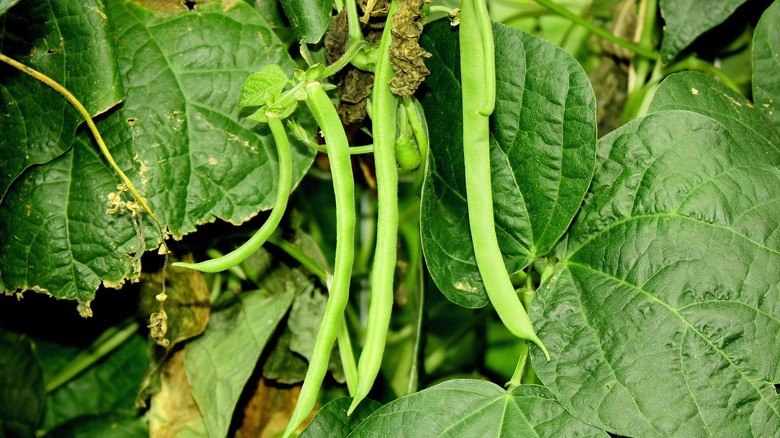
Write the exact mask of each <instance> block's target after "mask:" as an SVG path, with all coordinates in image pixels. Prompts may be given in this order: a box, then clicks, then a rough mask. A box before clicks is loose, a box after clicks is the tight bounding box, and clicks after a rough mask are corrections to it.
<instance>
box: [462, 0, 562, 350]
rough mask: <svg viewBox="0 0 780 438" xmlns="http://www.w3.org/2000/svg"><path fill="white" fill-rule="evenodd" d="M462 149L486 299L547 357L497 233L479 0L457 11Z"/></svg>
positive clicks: (489, 49) (488, 34)
mask: <svg viewBox="0 0 780 438" xmlns="http://www.w3.org/2000/svg"><path fill="white" fill-rule="evenodd" d="M459 38H460V70H461V88H462V90H463V91H462V93H463V96H462V102H463V152H464V161H465V168H466V197H467V204H468V213H469V227H470V228H471V239H472V243H473V245H474V256H475V258H476V261H477V268H478V269H479V273H480V275H481V276H482V281H483V283H484V285H485V290H486V291H487V294H488V298H490V302H491V303H492V304H493V307H494V308H495V309H496V312H497V313H498V316H499V317H500V318H501V321H502V322H503V323H504V325H505V326H506V327H507V329H509V331H510V332H512V334H514V335H515V336H517V337H518V338H521V339H525V340H528V341H531V342H533V343H534V344H536V345H537V346H538V347H539V348H540V349H541V350H542V351H543V352H544V355H545V356H546V357H547V359H548V360H549V359H550V355H549V353H548V352H547V349H546V348H545V347H544V344H542V341H541V340H540V339H539V337H538V336H537V335H536V332H535V331H534V328H533V325H532V324H531V320H530V319H529V318H528V314H527V313H526V311H525V309H524V308H523V305H522V303H521V302H520V298H519V297H518V296H517V293H516V292H515V288H514V286H512V282H511V281H510V279H509V275H508V273H507V270H506V265H505V264H504V260H503V258H502V256H501V250H500V249H499V246H498V239H497V237H496V227H495V222H494V217H493V193H492V190H491V185H490V180H491V175H490V131H489V120H490V117H489V116H490V114H491V113H492V112H493V107H494V105H495V93H496V77H495V58H494V56H495V54H494V51H493V32H492V28H491V23H490V19H489V17H488V13H487V8H486V6H485V2H484V0H464V1H463V2H462V3H461V12H460V36H459Z"/></svg>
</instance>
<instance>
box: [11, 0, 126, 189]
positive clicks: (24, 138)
mask: <svg viewBox="0 0 780 438" xmlns="http://www.w3.org/2000/svg"><path fill="white" fill-rule="evenodd" d="M14 3H15V2H13V1H10V2H5V1H3V2H0V14H2V12H3V9H4V8H5V9H8V8H10V6H11V5H13V4H14ZM0 27H1V28H2V29H3V30H2V34H3V38H2V41H3V43H2V49H3V50H2V51H3V54H4V55H7V56H9V57H11V58H13V59H15V60H17V61H19V62H21V63H23V64H25V65H27V66H29V67H32V68H33V69H35V70H38V71H40V72H42V73H43V74H45V75H47V76H49V77H50V78H52V79H53V80H55V81H57V82H59V83H60V84H61V85H63V86H65V87H66V88H67V89H68V90H70V92H71V93H72V94H73V95H75V96H76V98H77V99H79V100H80V101H81V103H82V104H83V105H84V106H85V107H86V108H87V110H88V111H89V112H90V114H92V115H93V116H94V115H97V114H100V113H103V112H105V111H106V110H108V109H109V108H111V107H112V106H114V105H116V104H117V103H118V102H119V101H120V100H121V99H122V97H123V94H122V86H121V83H120V81H119V71H118V69H117V63H116V58H115V55H114V44H113V41H112V40H111V37H110V35H111V33H110V32H111V30H110V27H109V23H108V20H107V17H106V12H105V6H104V4H103V2H102V1H99V0H88V1H77V0H63V1H56V2H46V1H40V0H31V1H24V2H21V4H19V5H18V6H17V7H15V8H13V9H11V10H10V11H9V12H8V13H7V14H6V15H4V16H3V17H2V18H0ZM95 66H100V67H99V68H95ZM0 114H2V117H0V132H2V133H3V135H1V136H0V200H2V199H3V198H4V196H5V194H6V192H7V190H8V188H9V187H10V185H11V183H12V182H13V181H14V180H15V179H17V178H18V177H19V175H21V174H22V172H24V170H25V169H27V168H29V167H30V166H32V165H35V164H43V163H47V162H49V161H51V160H52V159H54V158H56V157H58V156H60V155H62V154H63V152H65V151H66V150H67V149H68V148H70V146H71V144H72V143H73V137H74V134H75V132H76V127H77V126H78V125H79V124H81V123H82V122H83V120H82V119H81V116H79V114H78V113H77V112H76V110H75V109H74V108H73V107H72V106H71V105H70V104H69V103H68V102H67V101H66V100H65V99H64V98H63V97H62V96H60V95H59V94H58V93H57V92H56V91H54V90H53V89H52V88H51V87H49V86H48V85H45V84H43V83H41V82H40V81H38V80H37V79H34V78H32V77H31V76H28V75H27V74H24V73H22V72H20V71H18V70H16V69H14V68H12V67H10V66H8V65H5V64H4V63H0Z"/></svg>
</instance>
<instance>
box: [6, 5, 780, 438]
mask: <svg viewBox="0 0 780 438" xmlns="http://www.w3.org/2000/svg"><path fill="white" fill-rule="evenodd" d="M457 3H458V2H456V1H446V2H436V5H437V6H448V7H452V6H457ZM488 6H489V9H490V13H491V17H492V19H493V20H494V21H495V23H494V26H493V31H494V35H495V44H496V76H497V82H498V89H497V106H496V111H495V113H494V114H493V116H492V118H491V154H492V155H491V159H492V164H491V169H492V171H493V172H492V173H493V181H492V186H493V193H494V206H495V210H494V214H495V218H496V226H497V234H498V237H499V242H500V244H501V250H502V254H503V256H504V261H505V262H506V265H507V268H508V269H509V271H510V273H511V274H512V276H513V280H515V281H516V283H517V286H518V288H519V289H520V291H521V293H522V294H523V297H524V299H525V301H526V304H527V307H529V313H530V316H531V319H532V320H533V321H534V325H535V327H536V330H537V332H538V333H539V336H540V337H541V338H542V340H543V341H544V343H545V345H546V346H547V348H548V349H549V350H550V354H551V356H552V360H551V361H549V362H547V361H546V360H544V357H543V355H542V354H541V352H540V351H539V350H537V349H536V348H535V347H531V348H530V353H529V348H528V346H527V345H526V344H525V343H524V342H520V341H518V340H517V339H515V338H513V337H512V336H511V335H510V334H509V333H508V332H507V331H506V329H505V328H504V327H503V326H502V325H501V323H500V322H499V321H498V319H497V318H495V316H494V312H493V311H492V309H490V306H487V307H485V306H486V304H488V300H487V296H486V294H485V292H484V287H483V285H482V281H481V278H480V277H479V271H478V270H477V268H476V264H475V261H474V254H473V248H472V246H471V244H470V234H469V226H468V216H467V213H466V204H465V181H464V176H463V152H462V149H463V147H462V142H463V141H462V133H461V132H460V131H461V127H460V118H461V110H460V106H459V102H460V99H461V92H462V91H463V90H461V87H460V71H459V61H460V55H459V53H458V33H457V30H456V29H457V28H454V27H453V26H452V25H451V24H450V22H449V21H448V20H447V18H446V16H444V14H442V13H441V12H433V13H431V15H430V16H429V17H428V18H429V20H430V21H431V22H429V23H426V25H425V31H424V33H423V36H422V39H421V43H422V45H423V47H425V49H426V50H428V51H429V52H430V53H431V57H430V58H427V59H426V65H427V66H428V68H429V69H430V70H431V75H430V76H429V77H428V78H427V80H426V82H425V85H424V86H423V87H422V88H421V89H420V91H418V93H417V98H418V99H419V100H420V103H421V105H422V107H423V108H424V109H425V115H426V118H427V122H428V129H429V134H430V140H431V149H430V153H429V156H428V160H427V164H426V166H424V167H423V168H421V169H420V170H419V171H418V172H421V173H422V174H421V175H419V174H416V173H414V172H406V173H404V172H402V173H401V179H402V184H401V188H400V197H399V205H400V210H401V219H402V220H401V229H400V233H399V236H398V242H399V243H398V248H399V254H400V259H399V263H398V267H397V279H396V296H395V304H394V314H393V320H392V322H391V332H390V334H389V337H388V346H387V354H386V355H385V358H384V362H383V368H382V373H381V376H380V380H379V381H378V382H377V384H376V385H375V386H374V390H373V392H372V393H371V397H372V398H373V399H374V400H375V401H374V400H370V401H368V402H367V403H364V404H363V405H361V407H360V408H359V409H358V411H357V412H356V413H355V414H353V416H352V417H346V415H345V408H346V407H347V406H348V405H349V400H348V399H344V398H342V397H343V396H345V395H346V388H345V387H344V385H343V379H344V377H343V373H342V370H341V364H340V361H339V359H338V355H337V354H333V356H332V360H331V363H330V367H329V368H330V371H331V377H330V378H329V379H328V380H327V381H326V384H325V387H324V391H323V394H322V402H323V405H324V406H323V407H322V409H321V410H320V411H319V413H318V415H316V416H315V417H314V418H313V420H312V423H311V426H310V427H309V428H307V429H306V430H305V431H304V432H303V435H306V436H325V435H327V436H334V435H338V436H346V435H348V434H351V435H350V436H356V437H359V436H408V435H414V436H423V435H424V436H438V435H442V434H445V433H448V434H451V435H457V436H475V435H479V436H507V437H514V436H525V435H526V434H536V435H540V436H571V435H577V436H607V434H616V435H620V436H773V435H775V434H776V433H777V430H780V395H778V394H779V393H780V389H778V388H780V386H779V385H780V269H778V266H780V257H779V256H778V254H780V228H779V227H780V167H778V166H779V165H780V113H779V112H777V111H775V108H776V105H777V103H776V102H778V101H779V100H780V68H779V67H780V65H778V64H780V55H779V54H780V37H778V36H777V35H778V34H777V32H776V31H774V29H777V28H778V26H780V3H778V2H771V1H763V0H750V1H746V0H741V1H739V0H736V1H735V0H722V1H715V2H710V1H706V0H684V1H682V0H660V1H659V2H656V1H653V0H642V1H628V0H627V1H617V0H593V1H589V0H572V1H570V2H549V1H539V2H538V3H536V2H529V1H523V0H514V1H510V0H490V1H488ZM562 8H563V11H562V10H561V9H562ZM331 14H332V10H331V3H330V2H329V1H326V0H294V1H293V0H289V1H288V0H282V1H280V2H278V3H277V2H271V1H266V0H260V1H257V2H243V1H233V2H228V1H225V2H177V1H133V0H105V1H104V0H87V1H70V0H64V1H57V2H44V1H39V0H31V1H25V2H16V1H13V0H0V21H2V26H0V53H2V54H3V55H6V56H9V57H11V58H14V59H16V60H18V61H21V62H23V63H24V64H26V65H28V66H30V67H32V68H34V69H36V70H39V71H42V72H44V73H45V74H46V75H48V76H49V77H51V78H52V79H54V80H56V81H58V82H59V83H61V84H62V85H64V86H65V87H67V88H68V89H69V90H70V91H71V92H72V93H73V94H74V95H76V96H77V97H78V98H79V100H81V101H82V102H83V103H84V105H85V106H86V107H87V109H88V111H89V112H90V113H91V114H92V115H93V117H94V118H95V120H96V122H97V126H98V128H99V129H100V131H101V132H102V133H103V135H104V137H105V138H106V141H107V143H108V144H109V147H110V149H111V153H112V154H113V156H114V158H115V159H116V161H117V162H118V163H119V165H120V167H121V168H122V169H123V171H124V172H125V173H126V174H128V175H129V176H130V178H131V179H132V180H133V182H134V184H135V185H136V186H137V187H138V188H139V190H141V192H142V193H143V194H144V196H145V197H147V198H148V200H149V203H150V204H151V206H152V208H153V210H154V211H155V213H156V214H157V216H158V217H159V218H160V221H161V223H162V225H163V226H164V228H165V231H166V232H167V233H169V234H170V237H171V238H169V239H168V245H169V246H170V248H171V249H172V255H171V256H170V257H171V258H172V259H174V260H192V259H196V260H203V259H205V258H208V257H212V256H214V255H215V254H220V253H225V252H228V251H230V250H231V249H233V248H234V247H235V246H237V245H238V244H240V243H241V242H243V241H244V240H245V239H246V238H247V236H249V235H250V234H251V233H252V232H253V231H254V230H255V229H257V228H258V227H259V225H260V224H262V222H263V219H264V213H263V211H264V210H267V209H269V208H270V207H271V206H272V204H273V201H274V196H275V193H276V187H275V186H276V176H275V175H276V172H277V169H276V166H277V157H276V152H275V148H274V144H273V140H272V138H271V135H270V132H269V131H268V129H267V127H264V126H261V125H259V124H257V123H255V122H252V121H248V120H246V119H245V118H244V117H243V116H244V114H240V113H239V110H238V106H237V104H238V96H239V93H240V91H241V87H242V84H243V83H244V80H245V79H246V78H247V77H248V76H249V75H250V74H252V73H254V72H256V71H258V70H260V69H261V68H262V67H264V66H267V65H272V64H275V65H279V66H280V67H281V68H282V69H283V70H284V71H285V72H287V73H288V76H292V71H293V69H294V68H296V67H304V66H305V65H306V61H305V60H304V57H303V56H302V55H301V54H302V53H304V54H306V57H308V58H309V60H314V61H319V62H324V53H323V51H322V43H321V42H322V38H323V35H324V34H325V32H326V31H327V29H328V26H329V24H330V20H331ZM561 14H563V16H561ZM567 14H568V15H567ZM442 17H444V18H442ZM436 18H441V19H438V20H436ZM594 27H598V28H599V29H601V31H599V30H598V29H594ZM605 29H608V32H606V33H609V34H611V35H616V36H618V37H620V38H622V39H623V40H618V41H617V42H615V41H607V40H605V39H604V38H605V36H604V35H597V36H594V34H593V32H597V33H598V32H602V33H604V30H605ZM301 40H302V41H305V43H308V45H304V46H303V48H305V49H307V50H301V48H302V44H303V43H301V42H299V41H301ZM626 40H630V41H633V44H631V43H628V44H627V43H626V42H625V41H626ZM334 97H335V95H334ZM301 107H302V105H301ZM293 118H294V119H295V120H296V121H297V122H299V123H300V124H301V125H302V126H303V127H304V129H305V130H307V131H308V135H309V137H311V138H314V136H315V132H316V128H315V126H314V124H313V122H312V120H311V117H310V116H309V115H308V113H307V112H306V111H305V108H300V109H299V110H297V112H296V113H295V114H294V115H293ZM82 122H83V121H82V120H81V119H80V117H79V116H78V113H77V112H76V111H75V110H74V109H73V108H72V107H71V106H70V105H69V104H68V103H67V102H66V101H65V100H64V99H62V97H61V96H60V95H59V94H57V93H56V92H55V91H53V90H52V89H50V88H49V87H47V86H46V85H44V84H42V83H40V82H39V81H37V80H35V79H33V78H31V77H29V76H27V75H25V74H23V73H21V72H19V71H17V70H14V69H12V68H11V67H9V66H7V65H5V64H3V65H0V132H1V133H2V135H0V285H2V287H3V290H4V291H5V294H6V295H7V296H4V297H0V362H1V363H2V366H0V369H2V370H3V371H4V372H3V373H2V374H0V433H2V434H3V435H6V436H108V435H107V434H110V436H129V437H130V436H133V437H134V436H147V435H149V434H150V433H151V434H152V435H160V436H212V437H221V436H272V435H273V434H275V433H279V432H281V430H283V429H284V427H285V424H286V422H287V418H289V413H290V411H291V406H292V404H293V403H294V401H295V398H296V396H297V392H298V390H299V387H300V382H301V380H302V378H303V375H304V374H305V371H306V367H307V360H308V358H309V357H310V354H311V350H312V345H313V339H314V336H315V334H316V331H317V328H318V327H319V322H320V319H321V317H322V316H321V315H322V312H323V309H324V304H325V301H326V294H325V290H326V287H325V282H324V280H323V279H322V278H321V277H322V272H325V271H327V270H328V269H329V268H328V267H329V266H330V265H332V259H333V252H334V244H335V237H334V233H333V229H334V222H333V221H334V214H335V213H334V205H333V193H332V192H333V188H332V184H331V181H330V179H329V174H328V172H327V162H326V161H325V160H323V159H322V155H317V154H316V151H315V150H314V149H313V148H311V147H310V146H309V145H307V144H305V142H302V141H300V140H294V148H293V152H294V156H293V161H294V181H295V182H294V185H295V186H296V189H295V191H294V193H293V195H292V200H291V204H290V207H289V208H290V210H289V212H288V214H287V216H286V218H285V220H284V222H283V226H282V227H281V229H280V230H279V231H278V232H277V233H276V234H275V235H274V237H273V238H272V239H271V241H270V243H271V244H267V245H265V247H264V248H263V249H262V250H261V251H259V252H258V253H257V254H255V255H254V256H253V257H252V258H250V259H249V260H247V261H246V262H244V263H242V264H241V265H239V266H238V267H236V268H233V269H231V270H230V271H226V272H223V273H219V274H207V275H203V274H200V273H197V272H191V271H186V270H178V269H172V268H168V269H167V270H165V269H163V260H164V257H163V256H161V255H158V254H157V253H156V251H154V249H156V248H157V247H158V246H159V245H160V242H161V239H162V236H161V235H160V233H159V231H158V230H157V228H156V227H155V226H154V223H153V222H152V221H151V220H149V219H148V217H146V216H145V215H143V216H142V218H143V219H142V221H141V222H140V223H139V222H134V220H135V219H134V218H133V217H132V216H131V215H130V214H128V213H127V212H122V211H120V212H118V213H117V214H107V213H106V210H107V209H108V208H109V207H110V205H109V203H108V201H107V199H108V198H107V197H108V195H109V193H112V192H117V190H118V189H117V184H118V182H119V179H118V178H117V177H116V175H115V174H114V172H113V171H112V170H111V169H110V167H109V166H108V165H107V163H106V162H105V159H104V158H103V157H102V156H101V155H100V153H99V151H98V150H97V148H96V146H95V144H94V140H93V139H92V137H91V135H90V133H89V132H88V131H87V130H86V129H84V127H83V124H82ZM349 128H350V136H351V140H352V142H353V143H354V144H355V145H359V144H365V143H369V142H370V141H371V140H370V138H367V135H366V134H365V133H364V132H362V131H361V129H360V128H361V126H352V127H349ZM291 138H292V137H291ZM354 164H355V165H354V167H355V171H356V175H359V176H358V177H357V178H356V181H357V195H358V196H357V197H358V203H357V205H356V208H357V209H358V218H359V221H360V226H359V228H360V229H361V231H360V233H359V236H358V239H357V242H356V251H357V257H356V263H355V266H354V270H353V273H354V274H353V275H354V281H353V288H352V299H351V301H350V305H349V307H348V311H347V321H348V325H349V327H350V330H351V331H352V333H353V338H354V339H353V342H354V345H355V346H356V349H358V350H359V349H360V346H361V345H362V342H363V340H364V336H365V330H364V327H365V318H366V314H367V304H368V303H367V301H368V298H367V289H368V284H369V278H368V277H369V274H368V273H369V272H370V266H371V262H372V260H371V256H372V254H371V251H372V249H373V244H374V242H375V239H378V238H383V237H384V236H376V235H374V234H373V231H372V230H373V228H374V226H375V224H374V221H375V213H376V199H375V185H374V184H373V182H372V162H371V160H370V159H366V158H364V157H356V158H355V159H354ZM423 178H424V179H423ZM391 238H392V237H391ZM320 271H321V272H320ZM162 282H165V283H166V285H167V293H168V297H169V298H168V301H167V304H166V306H168V307H167V311H168V314H169V320H168V326H169V333H168V337H169V339H170V340H171V344H170V345H169V346H168V347H167V348H162V347H159V346H157V345H155V344H154V343H152V342H151V341H150V340H149V333H148V332H149V327H146V325H147V322H146V321H148V318H149V314H150V313H151V312H155V311H157V306H159V304H158V303H157V302H156V301H155V300H154V295H155V294H157V293H158V292H159V291H160V290H161V288H162ZM115 289H118V290H115ZM52 298H55V299H52ZM77 309H78V312H77V311H76V310H77ZM79 313H81V314H82V315H89V314H92V315H93V316H92V318H89V319H84V318H82V317H80V316H79ZM525 354H529V355H530V356H529V357H530V363H531V365H532V366H531V367H529V368H528V369H527V370H526V373H525V375H524V377H523V382H524V383H525V384H524V385H521V386H520V387H518V388H512V389H511V390H510V391H508V392H507V391H505V390H504V389H502V388H501V387H500V386H498V385H501V384H503V383H504V382H505V381H506V380H507V379H508V378H509V377H510V376H511V375H512V372H513V371H514V368H515V365H516V363H517V358H518V357H522V356H523V355H525ZM331 400H332V402H330V403H328V404H326V403H327V402H328V401H331Z"/></svg>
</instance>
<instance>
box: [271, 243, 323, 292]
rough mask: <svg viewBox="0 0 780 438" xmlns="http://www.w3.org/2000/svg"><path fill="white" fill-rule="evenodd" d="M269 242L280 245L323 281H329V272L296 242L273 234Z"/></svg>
mask: <svg viewBox="0 0 780 438" xmlns="http://www.w3.org/2000/svg"><path fill="white" fill-rule="evenodd" d="M268 243H270V244H272V245H274V246H276V247H278V248H279V249H281V250H282V251H284V252H285V253H287V255H289V256H290V257H292V258H293V259H295V260H296V261H298V262H299V263H300V264H302V265H303V266H304V267H306V269H308V270H309V271H310V272H311V273H312V274H314V275H316V276H317V278H319V279H320V280H322V281H327V279H328V272H327V271H326V270H325V268H323V267H322V266H321V265H320V264H319V263H317V262H316V261H315V260H314V259H313V258H311V257H309V256H308V255H306V254H305V253H304V252H303V251H301V250H300V248H298V247H297V246H295V245H294V244H292V243H290V242H288V241H286V240H282V239H279V238H277V237H274V236H271V237H269V238H268Z"/></svg>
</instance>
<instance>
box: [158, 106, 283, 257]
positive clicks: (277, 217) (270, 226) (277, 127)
mask: <svg viewBox="0 0 780 438" xmlns="http://www.w3.org/2000/svg"><path fill="white" fill-rule="evenodd" d="M268 126H269V127H270V128H271V134H272V135H273V137H274V142H275V143H276V154H277V155H278V156H279V178H278V180H277V182H278V184H279V185H278V186H277V189H276V201H274V207H273V210H272V211H271V214H270V215H269V216H268V219H267V220H266V221H265V223H264V224H263V226H262V227H260V229H259V230H257V231H256V232H255V234H254V235H253V236H252V237H251V238H250V239H249V240H247V241H246V242H245V243H244V244H243V245H241V246H239V247H238V248H236V249H235V250H233V251H231V252H229V253H227V254H225V255H223V256H222V257H217V258H215V259H211V260H206V261H204V262H200V263H183V262H177V263H173V266H176V267H180V268H189V269H194V270H196V271H201V272H221V271H225V270H227V269H230V268H232V267H233V266H236V265H237V264H239V263H241V262H243V261H244V260H246V259H247V257H249V256H251V255H252V254H254V253H255V251H257V250H258V249H260V247H261V246H263V244H264V243H265V241H266V240H268V238H269V237H271V234H273V232H274V231H275V230H276V228H277V227H278V226H279V222H281V220H282V217H283V216H284V212H285V210H286V209H287V201H288V199H289V197H290V191H291V190H292V154H291V151H290V141H289V139H288V138H287V132H286V131H285V129H284V124H283V123H282V121H281V120H279V119H276V118H273V117H269V118H268Z"/></svg>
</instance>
